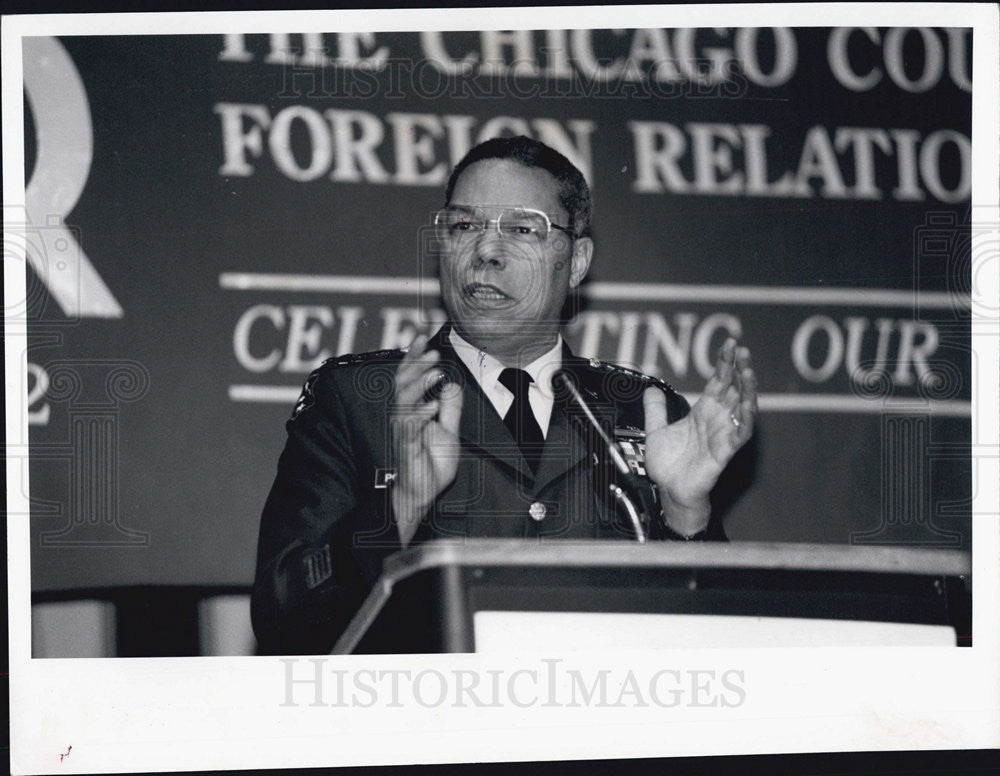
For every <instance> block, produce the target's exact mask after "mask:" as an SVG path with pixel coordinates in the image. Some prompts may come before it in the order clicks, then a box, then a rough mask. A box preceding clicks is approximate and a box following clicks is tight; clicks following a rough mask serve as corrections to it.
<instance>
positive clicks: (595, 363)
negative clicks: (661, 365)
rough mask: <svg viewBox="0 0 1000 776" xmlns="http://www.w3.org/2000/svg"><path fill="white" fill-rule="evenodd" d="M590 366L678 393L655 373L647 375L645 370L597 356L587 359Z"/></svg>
mask: <svg viewBox="0 0 1000 776" xmlns="http://www.w3.org/2000/svg"><path fill="white" fill-rule="evenodd" d="M587 362H588V364H589V365H590V367H591V368H592V369H594V370H596V371H598V372H603V373H604V374H620V375H626V376H628V377H631V378H633V379H634V380H640V381H642V382H644V383H650V384H652V385H658V386H659V387H661V388H665V389H666V390H668V391H670V392H673V393H676V391H675V390H674V387H673V386H672V385H671V384H670V383H668V382H667V381H666V380H661V379H660V378H659V377H654V376H653V375H647V374H645V373H644V372H639V371H637V370H635V369H628V368H626V367H624V366H619V365H618V364H610V363H608V362H607V361H601V360H599V359H596V358H591V359H587Z"/></svg>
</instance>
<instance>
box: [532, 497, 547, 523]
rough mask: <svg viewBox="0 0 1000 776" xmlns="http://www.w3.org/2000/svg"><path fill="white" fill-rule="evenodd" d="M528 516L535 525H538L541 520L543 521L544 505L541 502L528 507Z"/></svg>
mask: <svg viewBox="0 0 1000 776" xmlns="http://www.w3.org/2000/svg"><path fill="white" fill-rule="evenodd" d="M528 514H529V515H530V516H531V519H532V520H534V521H535V522H537V523H540V522H541V521H542V520H544V519H545V504H543V503H542V502H541V501H536V502H535V503H534V504H532V505H531V506H530V507H528Z"/></svg>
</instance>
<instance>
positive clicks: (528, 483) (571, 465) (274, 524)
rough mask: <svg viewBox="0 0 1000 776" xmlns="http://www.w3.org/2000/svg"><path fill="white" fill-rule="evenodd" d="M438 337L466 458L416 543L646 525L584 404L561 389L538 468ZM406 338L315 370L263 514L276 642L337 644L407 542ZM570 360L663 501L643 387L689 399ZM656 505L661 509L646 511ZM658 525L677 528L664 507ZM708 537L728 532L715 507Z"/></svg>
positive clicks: (266, 589)
mask: <svg viewBox="0 0 1000 776" xmlns="http://www.w3.org/2000/svg"><path fill="white" fill-rule="evenodd" d="M448 333H449V330H448V327H445V328H444V329H442V330H441V331H440V332H439V333H438V334H437V335H435V337H434V338H433V339H432V340H431V344H430V347H434V348H437V349H438V350H440V351H441V359H440V361H439V365H440V366H441V367H442V368H443V369H444V370H445V372H446V373H447V374H448V375H449V377H450V379H451V380H453V381H455V382H458V383H459V384H460V385H461V386H462V391H463V403H462V415H461V421H460V428H459V437H460V460H459V465H458V473H457V475H456V477H455V480H454V481H453V482H452V483H451V485H450V486H449V487H447V488H446V489H445V491H444V492H443V493H441V495H440V496H439V497H438V498H437V500H436V502H435V503H434V505H433V506H432V508H431V510H430V512H429V514H428V515H427V516H426V517H425V519H424V521H423V522H422V524H421V525H420V527H419V528H418V530H417V533H416V535H415V536H414V539H413V542H414V543H415V542H420V541H427V540H429V539H433V538H459V537H499V538H516V537H524V538H528V539H557V538H567V537H569V538H577V539H579V538H586V537H593V538H619V539H623V540H629V539H632V538H634V534H633V530H632V528H631V526H630V523H629V521H628V520H627V518H626V516H625V514H624V513H623V512H622V510H621V508H620V507H616V506H615V505H614V503H613V502H612V500H611V498H610V496H609V495H607V494H608V493H609V490H608V487H607V486H608V483H609V480H613V479H614V477H615V474H614V472H613V469H611V468H610V467H609V466H608V464H607V461H606V460H604V459H606V456H604V455H603V452H602V450H603V448H602V446H601V445H600V443H599V442H598V441H597V440H596V438H595V437H596V435H594V433H593V431H588V429H587V426H586V425H585V424H584V423H582V422H581V417H580V412H579V410H578V408H576V407H575V405H573V404H572V403H570V402H568V401H566V400H565V397H560V395H559V394H558V393H557V395H556V401H555V405H554V407H553V411H552V416H551V419H550V421H549V428H548V433H547V434H546V438H545V446H544V450H543V454H542V459H541V462H540V464H539V467H538V471H537V475H535V476H532V473H531V469H530V467H529V466H528V464H527V462H526V461H525V459H524V457H523V455H522V454H521V451H520V449H519V448H518V446H517V444H516V443H515V441H514V439H513V437H512V436H511V434H510V432H509V431H508V430H507V428H506V426H505V425H504V423H503V420H502V419H501V418H500V416H499V415H498V413H497V412H496V409H495V408H494V407H493V405H492V404H491V403H490V401H489V399H487V398H486V396H485V395H484V394H483V392H482V390H481V388H480V386H479V384H478V382H477V381H476V380H475V378H474V377H473V376H472V375H471V374H470V373H469V371H468V370H467V368H466V367H465V365H464V364H463V363H462V362H461V360H460V359H459V358H458V356H457V354H456V353H455V352H454V350H453V349H452V348H451V346H450V344H449V342H448ZM402 357H403V352H402V351H398V350H396V351H379V352H377V353H371V354H365V355H361V356H346V357H341V358H335V359H330V360H329V361H327V362H326V363H324V364H323V365H322V366H321V367H320V368H319V369H317V370H316V371H315V372H313V373H312V374H311V375H310V376H309V378H308V379H307V381H306V384H305V387H304V388H303V392H302V395H301V397H300V398H299V401H298V403H297V404H296V407H295V410H294V412H293V414H292V417H291V419H290V420H289V421H288V423H287V431H288V440H287V443H286V445H285V449H284V451H283V452H282V454H281V458H280V460H279V463H278V473H277V477H276V479H275V482H274V485H273V487H272V489H271V492H270V494H269V496H268V499H267V503H266V505H265V507H264V512H263V516H262V519H261V526H260V536H259V542H258V551H257V573H256V580H255V583H254V589H253V597H252V606H251V612H252V616H253V625H254V631H255V633H256V635H257V640H258V644H259V647H260V650H261V651H262V652H265V653H286V654H296V653H297V654H311V653H324V652H328V651H329V650H330V649H331V648H332V647H333V644H334V642H335V641H336V639H337V637H338V636H339V634H340V633H341V632H342V631H343V629H344V628H345V627H346V626H347V624H348V622H349V621H350V618H351V617H352V616H353V615H354V613H355V612H356V611H357V609H358V607H359V606H360V605H361V602H362V601H363V600H364V597H365V596H366V595H367V593H368V591H369V590H370V588H371V586H372V585H373V584H374V582H375V580H376V579H377V578H378V576H379V574H380V573H381V568H382V561H383V559H384V558H385V557H386V556H388V555H390V554H392V553H394V552H396V551H398V550H399V549H401V544H400V538H399V533H398V530H397V528H396V526H395V523H394V520H393V518H392V509H391V506H390V503H391V502H390V493H391V487H392V479H393V475H394V473H395V471H396V462H394V461H392V460H391V459H390V456H391V454H392V453H391V445H390V422H389V420H390V413H391V411H392V400H393V396H392V393H393V375H394V372H395V370H396V368H397V366H398V364H399V361H400V360H401V359H402ZM563 369H564V370H565V373H566V374H567V376H568V379H571V380H573V382H574V383H575V384H576V385H577V386H578V388H579V389H580V391H581V393H582V395H583V396H584V398H585V400H586V401H587V403H588V405H589V406H590V407H591V409H592V411H593V412H594V414H595V416H596V417H597V418H598V420H599V421H600V423H601V425H602V427H604V429H605V430H606V431H607V432H608V433H609V434H611V433H613V434H614V435H615V437H616V438H617V439H618V440H619V441H620V442H621V443H622V448H623V450H624V451H625V453H626V455H625V457H626V459H627V460H628V462H629V465H630V466H631V467H632V469H633V471H634V472H635V474H636V475H638V477H637V479H636V480H633V486H634V485H635V482H636V481H637V482H639V487H641V488H645V489H647V491H648V492H646V493H643V494H641V495H642V496H643V497H644V499H645V500H646V503H655V487H654V486H652V484H651V481H650V480H648V478H644V477H643V475H644V474H645V471H644V469H643V466H642V460H643V459H642V451H643V447H644V446H643V444H642V437H643V434H642V429H643V428H644V423H643V407H642V393H643V391H644V389H645V388H646V387H647V386H649V385H655V386H658V387H659V388H660V389H661V390H663V391H664V393H665V394H666V396H667V411H668V419H669V421H670V422H674V421H676V420H678V419H680V418H682V417H683V416H684V415H685V414H686V413H687V412H688V409H689V408H688V405H687V402H686V401H685V400H684V398H683V397H682V396H680V395H679V394H677V393H676V392H674V391H673V389H671V388H670V387H669V386H668V385H667V384H666V383H663V382H662V381H658V380H655V379H653V378H649V377H646V376H645V375H641V374H639V373H637V372H632V371H630V370H625V369H621V368H619V367H615V366H612V365H608V364H603V363H601V362H598V361H594V360H588V359H582V358H577V357H575V356H573V354H572V353H571V352H570V351H569V348H568V347H564V353H563ZM648 511H649V512H652V510H651V509H650V510H648ZM647 530H648V532H649V535H650V537H651V538H657V539H663V538H676V537H671V536H668V533H669V532H668V531H667V529H665V527H664V525H663V523H662V520H661V518H660V516H659V515H658V514H657V515H656V517H655V518H654V519H652V520H651V521H650V524H649V525H648V526H647ZM707 538H713V539H722V540H724V539H725V535H724V533H723V532H722V528H721V523H720V522H719V520H718V519H716V518H713V520H712V523H711V524H710V526H709V531H708V534H707Z"/></svg>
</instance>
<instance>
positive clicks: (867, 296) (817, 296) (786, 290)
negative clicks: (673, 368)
mask: <svg viewBox="0 0 1000 776" xmlns="http://www.w3.org/2000/svg"><path fill="white" fill-rule="evenodd" d="M219 286H221V287H222V288H224V289H229V290H232V291H304V292H314V293H341V294H402V295H416V294H419V293H425V294H435V295H436V294H437V293H438V292H439V288H438V281H437V280H436V279H435V278H419V277H396V278H383V277H367V276H362V275H285V274H271V273H261V272H224V273H222V274H221V275H219ZM583 291H584V293H585V295H586V296H587V297H588V298H590V299H600V300H604V301H648V302H681V301H684V302H724V303H730V304H789V305H817V304H828V305H862V306H866V307H912V306H913V305H914V304H916V303H919V304H920V306H921V307H924V308H942V309H953V308H956V307H960V308H966V307H969V306H970V305H971V298H970V297H969V295H968V294H951V293H947V292H943V291H926V292H921V293H918V292H915V291H897V290H893V289H884V288H870V289H869V288H815V287H802V288H798V287H795V286H717V285H682V284H672V283H609V282H603V281H601V282H595V283H590V284H588V285H587V286H586V287H585V288H584V289H583Z"/></svg>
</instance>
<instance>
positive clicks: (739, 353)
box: [643, 338, 757, 536]
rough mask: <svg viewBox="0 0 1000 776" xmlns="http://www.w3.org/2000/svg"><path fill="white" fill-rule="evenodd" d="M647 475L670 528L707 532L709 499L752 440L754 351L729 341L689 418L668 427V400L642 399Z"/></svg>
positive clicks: (649, 394) (658, 395)
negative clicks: (752, 354)
mask: <svg viewBox="0 0 1000 776" xmlns="http://www.w3.org/2000/svg"><path fill="white" fill-rule="evenodd" d="M643 405H644V408H645V413H646V469H647V471H648V472H649V475H650V477H651V478H652V479H653V481H654V482H655V483H656V484H657V487H658V488H659V490H660V496H661V502H662V505H663V513H664V517H665V518H666V520H667V525H668V526H669V527H670V528H671V529H672V530H673V531H675V532H677V533H679V534H681V535H682V536H691V535H693V534H696V533H698V532H699V531H702V530H704V529H705V528H706V526H707V525H708V521H709V517H710V516H711V506H710V504H709V500H708V495H709V493H710V492H711V490H712V488H713V487H714V486H715V483H716V482H717V481H718V479H719V475H720V474H721V473H722V470H723V469H725V468H726V466H727V465H728V463H729V461H730V460H732V458H733V456H734V455H735V454H736V451H737V450H739V449H740V448H741V447H742V446H743V445H744V444H746V441H747V440H748V439H749V438H750V437H751V436H752V435H753V427H754V420H755V419H756V416H757V379H756V377H755V376H754V372H753V368H752V367H751V365H750V351H749V350H748V349H747V348H744V347H737V345H736V340H734V339H732V338H729V339H727V340H726V341H725V343H723V345H722V347H721V348H720V349H719V356H718V360H717V361H716V364H715V374H713V375H712V377H711V379H709V381H708V383H707V384H706V385H705V390H704V391H702V394H701V396H700V397H699V398H698V401H697V402H695V404H694V406H693V407H692V408H691V412H690V413H688V415H687V416H686V417H684V418H683V419H681V420H679V421H677V422H676V423H671V424H668V423H667V405H666V397H665V396H664V394H663V392H662V391H660V390H659V389H658V388H647V389H646V392H645V393H644V395H643Z"/></svg>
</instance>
